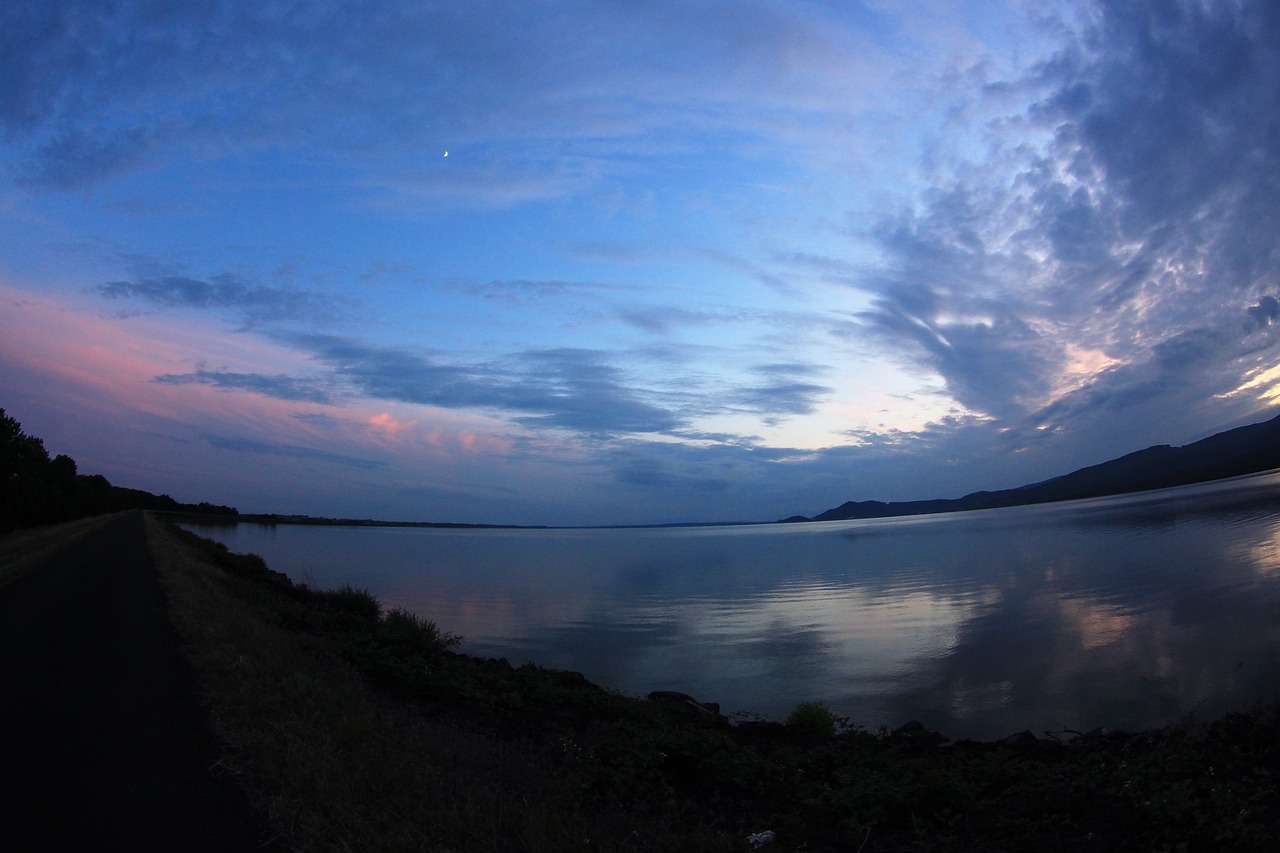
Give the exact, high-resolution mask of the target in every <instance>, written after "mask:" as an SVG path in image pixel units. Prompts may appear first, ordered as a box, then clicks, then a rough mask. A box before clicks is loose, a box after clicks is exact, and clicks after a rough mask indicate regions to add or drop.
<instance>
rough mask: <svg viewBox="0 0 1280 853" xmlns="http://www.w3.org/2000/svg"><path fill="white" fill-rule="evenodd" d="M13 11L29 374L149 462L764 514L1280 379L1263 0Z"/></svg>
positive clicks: (352, 511)
mask: <svg viewBox="0 0 1280 853" xmlns="http://www.w3.org/2000/svg"><path fill="white" fill-rule="evenodd" d="M0 40H3V44H4V47H3V50H0V64H2V67H0V80H2V81H4V82H3V83H0V172H2V174H0V306H2V308H3V310H2V313H0V406H3V407H4V408H5V409H6V410H7V412H8V413H9V414H11V415H12V416H14V417H16V418H17V419H18V420H19V421H21V422H22V423H23V426H24V428H25V429H26V430H27V431H28V432H29V433H32V434H35V435H39V436H41V437H43V438H44V439H45V443H46V445H47V446H48V447H49V449H50V451H51V452H54V453H68V454H70V455H71V456H73V457H74V458H75V459H76V460H77V461H78V462H79V463H80V468H81V471H82V472H92V473H103V474H106V475H107V476H108V477H109V478H110V479H111V480H112V481H113V482H116V483H118V484H121V485H128V486H133V487H138V488H145V489H149V490H152V491H157V492H167V493H169V494H172V495H173V496H174V497H177V498H179V499H183V500H210V501H214V502H220V503H231V504H234V505H236V506H238V507H240V508H241V509H242V510H246V511H279V512H300V513H309V514H315V515H337V516H357V517H379V518H395V519H425V520H451V521H476V522H510V523H533V524H605V523H651V522H672V521H727V520H771V519H774V518H780V517H783V516H787V515H792V514H795V513H802V514H814V513H817V512H820V511H822V510H824V509H827V508H829V507H831V506H834V505H837V504H839V503H842V502H843V501H845V500H853V499H859V500H861V499H869V498H879V499H884V500H902V499H912V498H927V497H955V496H959V495H961V494H964V493H966V492H969V491H973V490H976V489H992V488H1003V487H1010V486H1014V485H1019V484H1021V483H1024V482H1030V481H1033V480H1038V479H1043V478H1046V477H1049V476H1053V475H1056V474H1059V473H1064V472H1066V471H1068V470H1071V469H1073V468H1075V467H1079V466H1081V465H1086V464H1092V463H1095V462H1099V461H1102V460H1105V459H1107V458H1111V457H1113V456H1116V455H1120V454H1122V453H1125V452H1128V451H1131V450H1135V449H1138V448H1141V447H1145V446H1147V445H1150V444H1153V443H1171V444H1182V443H1186V442H1189V441H1192V440H1195V439H1197V438H1200V437H1203V436H1204V435H1207V434H1210V433H1212V432H1216V431H1218V430H1221V429H1224V428H1227V427H1231V426H1236V425H1239V424H1241V423H1245V422H1250V421H1254V420H1260V419H1262V418H1264V417H1268V416H1270V415H1271V414H1272V413H1273V408H1274V406H1275V399H1276V396H1277V395H1278V394H1280V384H1278V383H1280V357H1278V353H1280V350H1278V349H1277V340H1278V339H1277V327H1276V325H1275V321H1276V320H1277V318H1280V302H1278V301H1277V297H1278V296H1280V168H1278V166H1277V155H1280V92H1278V89H1280V7H1277V6H1276V5H1275V4H1273V3H1270V2H1179V0H1126V2H1099V3H1090V2H1079V3H1052V2H995V0H991V2H949V0H930V1H929V2H918V3H889V2H866V3H817V2H814V3H801V2H749V1H747V0H744V1H743V2H733V3H716V2H683V3H666V2H652V3H632V2H625V3H610V2H592V3H571V2H531V3H484V2H475V3H455V4H434V3H424V2H413V3H395V2H389V3H383V4H378V5H377V6H376V11H369V9H368V8H367V7H366V6H365V4H349V3H341V2H337V3H328V4H292V3H288V4H286V3H274V2H269V0H268V2H253V3H248V2H221V3H215V2H211V3H202V4H181V6H179V5H174V4H165V3H151V2H133V3H130V2H120V3H110V2H93V3H83V4H76V3H67V2H59V3H41V2H26V3H21V4H8V5H7V6H6V7H5V9H4V10H3V11H0ZM446 152H447V156H446Z"/></svg>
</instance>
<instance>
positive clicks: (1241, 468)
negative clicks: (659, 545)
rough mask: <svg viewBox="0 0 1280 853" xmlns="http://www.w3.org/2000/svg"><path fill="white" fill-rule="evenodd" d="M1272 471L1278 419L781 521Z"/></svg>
mask: <svg viewBox="0 0 1280 853" xmlns="http://www.w3.org/2000/svg"><path fill="white" fill-rule="evenodd" d="M1272 468H1280V416H1277V417H1275V418H1272V419H1271V420H1269V421H1264V422H1262V423H1258V424H1251V425H1249V426H1243V427H1238V428H1236V429H1232V430H1227V431H1226V432H1220V433H1218V434H1217V435H1212V436H1209V437H1208V438H1205V439H1201V440H1200V441H1197V442H1195V443H1193V444H1188V445H1185V446H1183V447H1170V446H1169V445H1167V444H1160V445H1156V446H1155V447H1148V448H1147V449H1146V450H1139V451H1137V452H1135V453H1130V454H1128V455H1126V456H1121V457H1120V458H1119V459H1112V460H1111V461H1110V462H1103V463H1101V464H1100V465H1091V466H1089V467H1088V468H1081V469H1080V470H1078V471H1073V472H1071V473H1070V474H1064V475H1063V476H1061V477H1054V478H1053V479H1051V480H1044V481H1043V482H1039V483H1031V484H1030V485H1026V486H1019V487H1018V488H1015V489H1002V490H1000V491H995V492H974V493H972V494H968V495H965V496H964V497H962V498H951V499H939V500H927V501H897V502H891V503H885V502H884V501H848V502H847V503H843V504H841V505H840V506H838V507H836V508H835V509H829V510H827V511H826V512H824V513H821V514H820V515H815V516H813V517H812V518H806V517H805V516H802V515H797V516H792V517H791V518H787V519H784V521H788V522H792V521H838V520H843V519H849V518H889V517H891V516H899V515H925V514H928V513H935V512H962V511H964V510H971V509H991V508H992V507H1001V506H1020V505H1023V504H1037V503H1049V502H1052V501H1069V500H1075V499H1077V498H1096V497H1101V496H1103V495H1118V494H1124V493H1126V492H1144V491H1147V490H1149V489H1163V488H1166V487H1168V486H1185V485H1187V484H1189V483H1203V482H1206V481H1208V480H1220V479H1222V478H1224V477H1236V476H1239V475H1241V474H1253V473H1255V472H1257V471H1267V470H1270V469H1272Z"/></svg>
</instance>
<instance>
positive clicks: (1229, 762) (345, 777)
mask: <svg viewBox="0 0 1280 853" xmlns="http://www.w3.org/2000/svg"><path fill="white" fill-rule="evenodd" d="M151 534H152V536H153V542H154V545H153V551H155V552H156V553H157V564H158V565H160V566H161V571H162V577H164V578H167V580H166V581H165V583H166V588H167V589H168V590H169V596H170V599H171V601H172V602H173V609H174V611H175V622H176V623H178V625H179V630H180V632H181V633H182V634H183V635H184V636H186V637H187V638H188V645H189V647H190V649H191V654H192V657H193V660H194V661H195V662H196V667H197V670H198V671H200V672H201V673H202V678H203V680H204V683H205V685H206V687H205V689H206V692H207V696H208V702H209V705H210V707H211V710H212V711H213V716H214V718H215V719H216V720H219V721H220V726H221V730H220V731H221V734H222V736H223V738H224V740H225V741H226V742H227V743H228V744H231V745H233V749H232V750H231V754H230V755H229V756H228V758H227V761H228V762H230V763H231V764H232V765H233V766H235V767H237V768H238V770H237V772H238V773H239V774H240V777H241V778H242V779H243V780H244V781H245V783H246V787H248V788H249V789H250V790H251V792H252V793H253V796H254V798H255V800H256V801H257V802H259V803H260V805H261V806H262V808H263V809H264V811H265V812H266V813H267V814H269V815H275V818H276V821H275V822H276V824H277V825H278V826H287V827H290V828H289V829H288V830H287V832H289V833H292V835H291V836H290V842H289V843H290V844H292V845H293V846H297V847H305V846H308V845H309V844H318V845H319V846H320V847H321V848H330V847H337V846H339V842H337V841H335V840H334V839H342V841H341V844H344V845H346V846H347V847H348V848H349V849H370V850H373V849H405V850H409V849H421V848H422V847H431V848H446V849H457V850H472V849H474V850H481V849H485V850H492V849H504V850H505V849H512V850H517V849H600V850H632V849H640V848H643V849H652V848H655V847H656V848H658V849H709V850H742V849H747V848H748V847H749V845H748V844H747V841H746V839H748V838H749V837H751V836H757V837H758V835H759V834H760V833H764V832H771V833H773V836H772V838H773V840H772V841H771V843H770V847H769V848H768V849H771V850H775V849H776V850H780V851H781V850H801V849H804V850H807V851H821V850H833V851H834V850H849V849H862V850H865V851H868V853H869V851H872V850H926V849H928V850H933V849H949V850H975V851H976V850H1016V849H1028V848H1035V849H1046V850H1072V851H1075V850H1078V849H1080V848H1081V847H1082V846H1088V847H1089V849H1118V848H1120V847H1122V846H1126V845H1127V846H1128V847H1129V848H1130V849H1132V848H1133V847H1135V846H1136V847H1141V848H1149V847H1159V846H1169V847H1173V846H1176V845H1177V844H1179V843H1183V842H1185V843H1188V844H1190V845H1191V846H1192V848H1193V849H1200V848H1204V847H1218V848H1221V847H1224V846H1228V847H1231V848H1233V849H1242V850H1251V849H1260V850H1261V849H1268V848H1269V842H1270V841H1271V840H1272V839H1274V838H1275V837H1276V835H1277V832H1278V831H1280V803H1277V798H1276V795H1275V794H1274V793H1273V792H1274V790H1275V788H1276V785H1275V784H1274V783H1275V781H1276V777H1277V775H1280V725H1278V724H1277V720H1278V719H1280V705H1275V704H1273V705H1268V706H1261V707H1259V708H1256V709H1254V710H1252V711H1251V712H1249V713H1245V714H1230V715H1227V716H1226V717H1224V718H1221V719H1219V720H1215V721H1212V722H1209V723H1204V724H1201V725H1198V726H1194V727H1189V726H1181V727H1179V726H1169V727H1165V728H1162V729H1158V730H1152V731H1146V732H1136V733H1127V734H1126V733H1118V732H1115V733H1108V732H1105V731H1099V732H1090V733H1086V734H1079V735H1077V736H1075V737H1073V738H1072V739H1071V743H1069V744H1068V743H1057V742H1053V741H1052V739H1047V740H1046V739H1044V738H1038V737H1036V736H1034V735H1031V734H1030V733H1029V732H1021V733H1018V734H1017V735H1015V736H1011V737H1008V738H1004V739H1002V740H1001V741H994V742H992V741H988V742H977V741H955V742H946V741H945V738H942V736H941V735H939V734H938V733H936V732H930V731H928V730H927V729H925V728H924V727H923V726H919V725H918V724H916V725H912V724H907V725H904V726H901V727H899V728H897V729H895V730H894V731H892V732H890V731H884V732H881V733H872V732H869V731H867V730H866V729H864V728H861V727H858V726H854V725H851V724H849V723H848V721H847V720H841V719H839V718H838V717H835V716H834V715H832V714H831V713H830V711H827V710H826V709H825V708H823V707H822V706H820V705H810V706H804V705H802V706H799V707H797V708H796V709H795V711H794V712H793V713H792V715H791V717H790V718H789V719H788V721H787V722H786V723H778V722H763V723H750V722H749V723H747V724H743V723H736V724H732V723H730V722H729V721H728V720H727V719H726V718H724V717H722V716H721V715H720V713H719V708H718V707H716V706H714V704H712V703H706V702H701V701H699V700H698V699H695V698H693V697H691V696H686V695H685V694H679V693H671V692H661V691H660V692H659V693H658V694H655V695H654V698H643V699H642V698H637V697H628V696H623V695H621V694H617V693H613V692H611V691H608V690H605V689H603V688H600V687H598V686H596V685H594V684H591V683H590V682H589V681H588V680H587V679H586V678H584V677H583V676H581V675H579V674H576V673H571V672H566V671H557V670H549V669H544V668H541V667H538V666H534V665H528V664H526V665H524V666H520V667H513V666H511V665H510V664H509V663H506V662H505V661H502V660H496V661H495V660H490V659H481V658H474V657H471V656H468V655H461V654H455V653H452V652H451V651H450V646H451V643H452V639H453V638H451V637H450V636H449V635H448V634H447V633H444V632H442V631H440V630H439V629H437V628H436V626H435V625H434V624H432V623H430V622H428V621H426V620H422V619H419V618H418V617H411V616H409V615H407V614H402V613H399V612H398V611H394V610H393V611H391V612H389V613H383V612H382V611H381V607H380V605H379V604H378V602H377V601H376V599H373V598H372V596H370V595H368V594H367V593H364V592H363V591H360V590H353V589H350V588H343V589H340V590H335V591H328V592H321V591H316V590H310V589H307V588H306V587H305V586H300V585H297V584H294V583H293V582H292V581H290V580H289V579H288V578H287V577H285V576H284V575H282V574H280V573H277V572H273V571H272V570H271V569H269V568H268V567H267V566H266V564H265V563H264V562H263V561H262V560H261V559H260V558H256V557H252V556H247V555H234V554H230V553H229V552H227V551H226V549H225V548H223V547H222V546H220V545H217V544H216V543H212V542H210V541H209V540H204V539H201V538H200V537H198V536H196V535H195V534H190V533H186V532H184V531H180V530H179V529H177V528H174V527H161V526H160V524H158V523H156V522H155V521H153V522H152V526H151ZM184 587H186V589H185V591H184ZM196 611H201V612H202V613H203V614H204V615H200V614H198V613H196ZM311 673H315V674H311ZM1060 734H1065V733H1060ZM944 743H945V744H946V745H944ZM335 750H336V751H335ZM1210 768H1212V771H1211V769H1210ZM391 792H394V793H391ZM393 814H394V815H396V817H395V818H394V819H392V818H391V817H390V816H391V815H393ZM388 821H390V824H389V823H388ZM335 822H336V823H335ZM428 830H430V832H429V831H428ZM282 831H286V830H282ZM431 832H434V833H436V834H435V835H434V836H432V837H431V838H430V839H428V835H430V833H431ZM441 833H443V834H441ZM477 833H479V834H477ZM587 838H590V839H591V845H590V846H589V847H587V846H584V843H583V842H584V839H587ZM640 838H643V839H644V843H640V842H638V840H637V839H640ZM321 839H328V841H327V842H325V843H321V842H320V840H321Z"/></svg>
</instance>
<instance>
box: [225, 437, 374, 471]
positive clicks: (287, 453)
mask: <svg viewBox="0 0 1280 853" xmlns="http://www.w3.org/2000/svg"><path fill="white" fill-rule="evenodd" d="M204 440H205V441H207V442H208V443H209V444H211V445H212V446H214V447H216V448H218V449H219V450H229V451H231V452H234V453H248V454H252V455H255V456H282V457H288V458H290V459H304V460H314V461H318V462H333V463H335V464H338V465H345V466H348V467H352V468H361V469H366V470H372V469H377V468H383V467H385V466H386V463H385V462H383V461H380V460H375V459H361V458H359V457H356V456H346V455H343V454H341V453H331V452H329V451H327V450H318V449H316V448H313V447H301V446H299V445H295V444H283V443H277V442H267V441H256V440H254V439H250V438H244V437H240V436H227V435H206V436H204Z"/></svg>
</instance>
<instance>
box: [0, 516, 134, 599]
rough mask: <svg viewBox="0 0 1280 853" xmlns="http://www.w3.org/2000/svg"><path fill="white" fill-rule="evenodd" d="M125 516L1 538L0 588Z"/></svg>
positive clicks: (52, 527)
mask: <svg viewBox="0 0 1280 853" xmlns="http://www.w3.org/2000/svg"><path fill="white" fill-rule="evenodd" d="M122 515H124V513H122V512H116V513H111V514H110V515H97V516H93V517H91V518H81V519H78V520H76V521H67V522H63V523H62V524H51V525H48V526H46V527H37V528H34V529H31V530H15V531H13V532H12V533H8V534H6V535H5V536H3V537H2V538H0V587H3V586H4V585H5V584H8V583H11V582H12V581H14V580H16V579H17V578H20V577H22V576H23V575H25V574H26V573H27V572H29V571H31V570H32V569H34V568H36V567H37V566H41V565H44V564H45V563H46V562H48V561H49V560H51V559H53V558H54V557H56V556H57V555H58V554H59V553H60V552H62V551H65V550H66V549H67V548H70V547H71V546H73V545H75V544H76V543H77V542H80V541H81V540H83V539H85V538H87V537H88V536H90V535H91V534H93V533H96V532H97V531H99V530H101V529H102V528H104V527H106V526H107V525H108V524H111V523H112V522H113V521H115V520H116V519H118V518H120V517H121V516H122Z"/></svg>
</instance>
